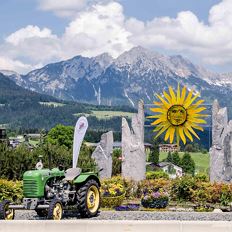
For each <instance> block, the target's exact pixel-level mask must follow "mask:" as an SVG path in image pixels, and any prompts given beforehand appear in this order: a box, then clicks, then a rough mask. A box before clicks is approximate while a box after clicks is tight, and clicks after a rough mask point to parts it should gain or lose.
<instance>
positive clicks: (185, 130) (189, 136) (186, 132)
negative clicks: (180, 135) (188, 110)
mask: <svg viewBox="0 0 232 232" xmlns="http://www.w3.org/2000/svg"><path fill="white" fill-rule="evenodd" d="M183 129H184V133H185V134H186V136H187V137H188V138H189V139H190V140H191V141H192V142H193V137H192V135H191V134H190V133H189V131H188V129H187V128H186V127H184V128H183Z"/></svg>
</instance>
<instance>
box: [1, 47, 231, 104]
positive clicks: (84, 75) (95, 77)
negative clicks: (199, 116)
mask: <svg viewBox="0 0 232 232" xmlns="http://www.w3.org/2000/svg"><path fill="white" fill-rule="evenodd" d="M0 72H2V73H4V75H7V76H8V77H9V78H10V79H12V80H14V81H15V82H16V83H17V84H18V85H20V86H23V87H24V88H27V89H30V90H33V91H36V92H39V93H45V94H48V95H51V96H54V97H57V98H60V99H64V100H73V101H79V102H88V103H92V104H99V105H125V104H128V105H131V106H136V104H137V101H138V100H139V99H143V100H144V102H145V103H152V101H153V100H154V98H155V97H154V94H155V93H160V92H162V91H163V90H165V89H167V88H168V86H169V85H171V86H173V87H174V88H176V87H177V86H178V83H180V85H182V86H183V85H186V86H187V88H188V89H194V90H195V91H198V92H200V93H201V97H203V98H204V99H205V100H206V102H208V103H211V102H212V100H213V99H215V98H218V99H219V101H221V104H222V105H230V101H231V100H230V97H231V96H232V74H230V73H228V74H218V73H214V72H210V71H208V70H206V69H205V68H203V67H201V66H198V65H194V64H193V63H192V62H191V61H189V60H188V59H185V58H183V57H182V56H180V55H177V56H166V55H162V54H159V53H157V52H153V51H149V50H147V49H144V48H142V47H134V48H132V49H131V50H129V51H127V52H124V53H123V54H121V55H120V56H119V57H118V58H116V59H113V58H112V57H111V56H109V55H108V54H106V53H104V54H101V55H99V56H96V57H92V58H88V57H83V56H76V57H74V58H72V59H69V60H66V61H61V62H57V63H51V64H48V65H46V66H44V67H42V68H40V69H36V70H33V71H31V72H29V73H28V74H26V75H20V74H18V73H14V72H10V71H0Z"/></svg>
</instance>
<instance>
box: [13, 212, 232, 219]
mask: <svg viewBox="0 0 232 232" xmlns="http://www.w3.org/2000/svg"><path fill="white" fill-rule="evenodd" d="M79 218H80V217H79V216H78V213H77V212H73V211H71V212H67V213H65V214H64V217H63V219H64V220H75V219H79ZM15 219H16V220H45V219H46V218H41V217H38V216H37V214H36V213H35V212H34V211H23V210H17V211H16V213H15ZM86 220H181V221H232V212H230V213H197V212H145V211H127V212H125V211H124V212H122V211H120V212H119V211H101V212H100V213H99V215H98V216H97V217H94V218H90V219H86Z"/></svg>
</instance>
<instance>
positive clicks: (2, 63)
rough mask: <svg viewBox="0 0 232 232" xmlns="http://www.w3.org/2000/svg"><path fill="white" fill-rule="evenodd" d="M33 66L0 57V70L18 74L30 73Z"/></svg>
mask: <svg viewBox="0 0 232 232" xmlns="http://www.w3.org/2000/svg"><path fill="white" fill-rule="evenodd" d="M32 68H34V67H33V66H31V65H29V64H24V63H22V62H21V61H19V60H12V59H9V58H6V57H2V56H0V70H17V71H18V72H19V73H21V72H25V71H30V70H31V69H32Z"/></svg>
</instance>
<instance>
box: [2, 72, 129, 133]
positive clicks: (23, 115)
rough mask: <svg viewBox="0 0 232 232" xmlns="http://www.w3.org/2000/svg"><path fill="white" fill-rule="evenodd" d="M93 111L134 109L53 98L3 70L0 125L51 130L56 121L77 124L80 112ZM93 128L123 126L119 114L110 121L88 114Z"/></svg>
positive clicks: (113, 128)
mask: <svg viewBox="0 0 232 232" xmlns="http://www.w3.org/2000/svg"><path fill="white" fill-rule="evenodd" d="M92 110H110V111H115V110H118V111H126V110H127V111H133V109H131V108H128V107H123V106H122V107H109V106H94V105H88V104H83V103H78V102H67V101H61V100H58V99H56V98H54V97H51V96H48V95H43V94H39V93H35V92H33V91H30V90H26V89H24V88H22V87H20V86H18V85H16V84H15V82H13V81H12V80H10V79H9V78H7V77H6V76H4V75H3V74H1V73H0V124H7V125H8V128H11V129H13V130H20V131H22V132H23V131H39V130H41V129H45V130H49V129H50V128H52V127H54V126H55V125H56V124H63V125H72V126H74V125H75V122H76V121H77V117H78V116H77V115H81V114H88V115H89V114H91V111H92ZM88 121H89V127H90V129H91V130H103V131H104V130H109V129H112V130H115V131H119V130H120V126H121V118H120V117H112V118H109V119H107V120H105V119H97V118H96V117H95V116H94V115H90V116H89V117H88Z"/></svg>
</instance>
